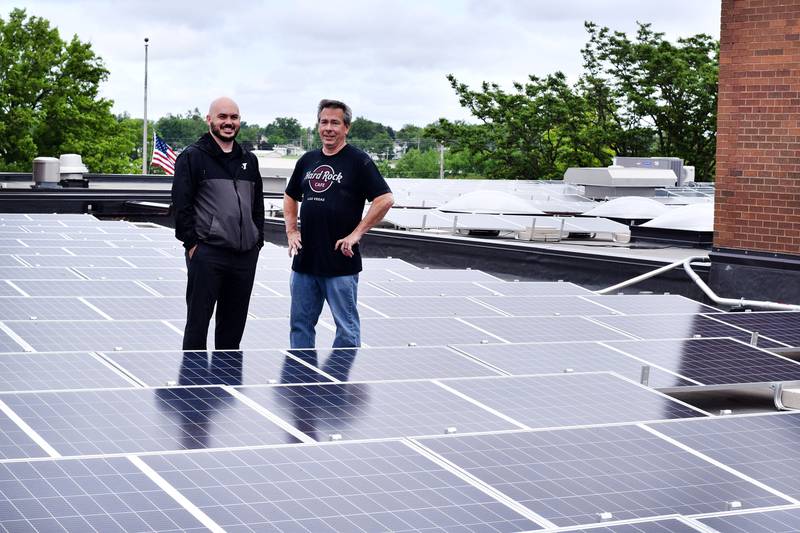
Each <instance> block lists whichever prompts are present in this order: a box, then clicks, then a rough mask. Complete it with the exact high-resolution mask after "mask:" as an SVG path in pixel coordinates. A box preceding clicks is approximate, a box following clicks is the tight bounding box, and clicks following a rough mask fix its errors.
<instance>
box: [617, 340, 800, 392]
mask: <svg viewBox="0 0 800 533" xmlns="http://www.w3.org/2000/svg"><path fill="white" fill-rule="evenodd" d="M606 344H607V345H608V346H610V347H612V348H615V349H618V350H620V351H622V352H624V353H627V354H629V355H631V356H633V357H636V358H638V359H640V360H642V361H646V362H648V363H650V364H652V365H653V366H657V367H660V368H664V369H666V370H669V371H672V372H674V373H676V374H678V375H681V376H684V377H686V378H689V379H692V380H694V381H696V382H697V383H698V384H702V385H736V384H745V383H764V382H775V381H794V380H800V363H797V362H795V361H792V360H790V359H787V358H785V357H781V356H779V355H775V354H773V353H771V352H768V351H766V350H763V349H760V348H756V347H754V346H751V345H749V344H746V343H744V342H742V341H739V340H736V339H731V338H702V339H666V340H641V341H616V342H608V343H606Z"/></svg>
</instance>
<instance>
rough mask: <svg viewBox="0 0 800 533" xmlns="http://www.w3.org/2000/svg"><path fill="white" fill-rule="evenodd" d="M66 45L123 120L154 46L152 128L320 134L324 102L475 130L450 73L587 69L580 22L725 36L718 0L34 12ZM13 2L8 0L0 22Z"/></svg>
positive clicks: (103, 6) (470, 79) (97, 3)
mask: <svg viewBox="0 0 800 533" xmlns="http://www.w3.org/2000/svg"><path fill="white" fill-rule="evenodd" d="M25 4H26V6H27V10H28V13H29V14H30V15H37V16H42V17H44V18H47V19H49V20H50V21H51V23H52V24H53V25H55V26H57V27H58V28H59V29H60V31H61V34H62V37H65V38H69V37H71V35H72V34H74V33H77V34H78V36H79V38H80V39H81V40H84V41H89V42H91V43H92V46H93V49H94V50H95V52H96V53H97V54H98V55H100V56H101V57H102V58H103V60H104V61H105V64H106V66H107V68H108V69H109V70H110V72H111V74H110V77H109V79H108V81H107V82H106V83H105V84H104V85H103V87H102V91H101V93H102V95H103V96H104V97H107V98H111V99H112V100H114V102H115V106H114V109H115V111H117V112H123V111H127V112H129V113H130V114H131V115H132V116H141V115H142V109H143V94H142V89H143V73H144V64H143V63H144V48H143V38H144V37H145V36H147V37H149V38H150V47H149V86H150V93H149V97H148V100H149V113H148V116H149V117H150V118H153V117H156V118H157V117H160V116H163V115H165V114H167V113H183V112H185V111H186V110H189V109H193V108H195V107H198V108H199V109H200V110H201V111H204V110H205V108H206V107H207V105H208V102H210V101H211V100H212V99H213V98H215V97H216V96H219V95H221V94H228V95H231V96H233V97H234V98H236V99H237V100H238V102H239V105H240V108H241V110H242V115H243V117H244V119H245V120H247V121H248V122H251V123H258V124H261V125H266V124H267V123H269V122H270V121H271V120H273V119H274V118H275V117H277V116H291V117H295V118H297V119H298V120H300V121H301V123H303V124H304V125H310V124H313V122H314V120H315V109H316V104H317V102H318V101H319V99H320V98H323V97H337V98H341V99H344V100H346V101H348V103H350V104H351V105H352V106H353V109H354V111H355V113H356V114H357V115H360V116H365V117H367V118H369V119H371V120H376V121H380V122H383V123H385V124H387V125H391V126H392V127H396V128H399V127H401V126H402V125H403V124H407V123H413V124H417V125H424V124H427V123H430V122H432V121H434V120H436V119H437V118H439V117H447V118H450V119H464V118H467V114H466V112H465V110H463V109H462V108H461V107H460V106H459V104H458V100H457V98H456V96H455V94H454V92H453V90H452V89H451V88H450V86H449V83H448V82H447V79H446V76H447V74H450V73H452V74H454V75H455V76H456V77H457V78H458V79H459V80H460V81H463V82H465V83H468V84H470V85H477V84H479V83H480V82H481V81H484V80H487V81H493V82H497V83H498V84H500V85H501V86H503V87H510V85H511V82H512V81H525V80H526V79H527V77H528V75H529V74H536V75H539V76H543V75H546V74H548V73H551V72H554V71H555V70H562V71H563V72H565V73H566V74H567V75H568V77H569V78H570V79H571V80H573V81H574V80H575V79H576V78H577V76H578V75H579V73H580V71H581V62H582V61H581V57H580V49H581V47H582V46H583V44H584V43H585V41H586V33H585V30H584V28H583V22H584V20H592V21H595V22H597V23H598V24H600V25H606V26H609V27H611V28H613V29H615V30H622V31H627V32H629V33H630V32H632V31H635V28H636V21H637V20H638V21H643V22H652V23H653V28H654V30H656V31H664V32H665V33H666V34H667V37H668V38H676V37H680V36H687V35H692V34H695V33H700V32H704V33H709V34H712V35H715V36H716V35H718V32H719V5H720V1H719V0H704V1H702V2H697V1H689V0H672V1H671V2H669V3H666V2H641V1H634V0H605V1H603V2H597V1H595V0H559V1H558V2H551V1H536V2H508V1H501V0H481V1H477V0H440V1H437V2H423V1H421V0H409V1H406V2H396V1H393V2H390V1H386V0H373V1H368V0H351V1H348V2H338V3H323V2H318V1H312V0H296V1H294V2H275V1H262V2H252V1H248V2H245V1H243V0H232V1H229V2H226V3H225V5H224V6H223V5H222V4H220V3H219V2H211V1H209V0H195V1H192V2H190V1H188V0H173V1H171V2H163V1H155V0H143V1H140V2H116V1H111V0H88V1H81V2H72V1H66V0H49V1H41V0H27V1H26V2H25ZM14 6H15V4H14V3H13V1H9V0H0V16H2V17H4V16H5V14H6V13H8V12H9V11H10V10H11V9H12V8H13V7H14Z"/></svg>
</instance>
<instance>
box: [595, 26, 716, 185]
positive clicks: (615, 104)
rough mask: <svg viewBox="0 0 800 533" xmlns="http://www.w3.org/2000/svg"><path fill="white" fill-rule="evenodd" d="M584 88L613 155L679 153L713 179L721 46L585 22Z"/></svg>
mask: <svg viewBox="0 0 800 533" xmlns="http://www.w3.org/2000/svg"><path fill="white" fill-rule="evenodd" d="M586 30H587V32H588V33H589V42H588V43H587V44H586V46H585V47H584V49H583V57H584V64H585V66H586V70H587V73H586V76H585V77H584V80H583V85H584V87H585V88H586V89H587V93H588V95H589V99H590V101H591V103H592V105H593V107H594V108H595V110H596V112H597V113H598V115H600V114H602V116H603V117H604V119H605V124H604V129H606V131H607V134H606V140H607V142H608V143H609V145H610V146H611V147H612V149H614V151H615V152H616V153H617V154H619V155H653V156H677V157H681V158H683V159H684V161H686V162H687V164H693V165H695V172H696V176H697V179H698V180H710V179H713V176H714V163H715V152H716V121H717V115H716V109H717V79H718V74H719V44H718V43H717V41H715V40H713V39H712V38H711V37H710V36H708V35H704V34H699V35H695V36H693V37H689V38H686V39H678V41H677V43H676V44H672V43H670V42H668V41H665V40H664V34H663V33H656V32H654V31H652V29H651V27H650V24H639V30H638V31H637V34H636V38H635V39H634V40H631V39H629V38H628V36H627V35H626V34H624V33H622V32H613V33H612V32H611V31H610V30H609V29H608V28H598V27H597V26H595V25H594V24H592V23H586Z"/></svg>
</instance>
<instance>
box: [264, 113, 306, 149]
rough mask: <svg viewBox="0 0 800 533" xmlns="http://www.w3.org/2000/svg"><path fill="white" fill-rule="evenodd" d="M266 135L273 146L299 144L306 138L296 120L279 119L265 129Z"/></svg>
mask: <svg viewBox="0 0 800 533" xmlns="http://www.w3.org/2000/svg"><path fill="white" fill-rule="evenodd" d="M264 135H265V136H266V137H267V140H268V141H269V142H271V143H272V144H289V143H297V144H299V143H300V142H301V141H302V139H303V137H304V131H303V126H301V125H300V122H299V121H298V120H297V119H296V118H289V117H278V118H276V119H275V120H273V121H272V122H270V123H269V124H268V125H267V127H266V128H264Z"/></svg>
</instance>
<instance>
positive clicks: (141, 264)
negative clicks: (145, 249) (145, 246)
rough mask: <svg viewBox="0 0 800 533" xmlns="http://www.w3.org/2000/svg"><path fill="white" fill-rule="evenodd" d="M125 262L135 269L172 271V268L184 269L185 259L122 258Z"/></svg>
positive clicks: (159, 256)
mask: <svg viewBox="0 0 800 533" xmlns="http://www.w3.org/2000/svg"><path fill="white" fill-rule="evenodd" d="M124 257H125V261H126V262H128V263H130V264H131V265H133V266H135V267H137V268H160V269H173V268H186V259H184V256H183V255H181V256H175V257H165V256H163V255H160V254H159V255H158V256H156V257H132V256H124Z"/></svg>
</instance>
